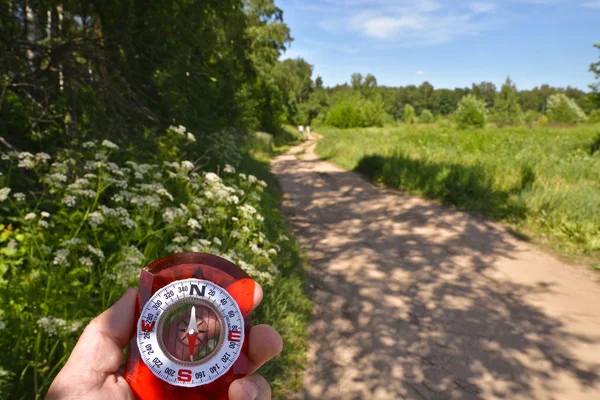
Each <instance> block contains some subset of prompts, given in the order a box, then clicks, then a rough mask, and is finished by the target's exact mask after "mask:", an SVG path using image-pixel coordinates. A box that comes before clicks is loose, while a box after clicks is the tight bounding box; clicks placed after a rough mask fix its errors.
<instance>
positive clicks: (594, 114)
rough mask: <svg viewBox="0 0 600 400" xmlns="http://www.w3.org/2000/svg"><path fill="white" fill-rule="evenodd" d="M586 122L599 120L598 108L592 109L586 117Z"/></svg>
mask: <svg viewBox="0 0 600 400" xmlns="http://www.w3.org/2000/svg"><path fill="white" fill-rule="evenodd" d="M588 122H592V123H596V122H600V108H598V109H596V110H592V112H591V113H590V115H589V117H588Z"/></svg>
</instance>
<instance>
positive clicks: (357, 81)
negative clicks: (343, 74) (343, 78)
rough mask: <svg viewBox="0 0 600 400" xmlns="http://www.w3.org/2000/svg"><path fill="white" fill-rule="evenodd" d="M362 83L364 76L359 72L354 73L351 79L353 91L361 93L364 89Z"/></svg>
mask: <svg viewBox="0 0 600 400" xmlns="http://www.w3.org/2000/svg"><path fill="white" fill-rule="evenodd" d="M362 81H363V76H362V74H360V73H358V72H355V73H353V74H352V76H351V78H350V84H351V85H352V89H354V90H356V91H357V92H360V90H361V88H362Z"/></svg>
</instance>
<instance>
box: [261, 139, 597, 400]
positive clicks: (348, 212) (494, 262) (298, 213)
mask: <svg viewBox="0 0 600 400" xmlns="http://www.w3.org/2000/svg"><path fill="white" fill-rule="evenodd" d="M304 148H306V152H305V153H304V154H302V155H301V156H298V157H296V156H295V155H294V154H296V153H298V152H301V151H302V149H304ZM313 150H314V144H312V143H308V144H303V145H302V146H298V147H296V148H294V149H292V150H291V151H290V153H288V154H286V155H283V156H280V157H278V158H277V159H276V160H274V162H273V164H272V169H273V172H274V173H275V174H276V175H277V177H278V179H279V180H280V183H281V186H282V188H283V191H284V193H285V195H286V199H287V200H286V204H285V211H286V213H287V215H288V217H289V219H290V221H291V222H292V225H293V226H294V228H295V231H296V233H297V235H298V237H299V238H300V241H301V243H302V245H303V248H304V250H305V251H306V252H307V254H308V256H309V259H310V264H311V266H312V271H311V279H312V284H313V286H314V290H313V291H312V292H313V293H312V296H313V300H314V302H315V305H316V306H315V315H314V321H313V323H312V326H311V332H310V335H311V349H310V353H309V359H310V365H309V366H308V367H307V372H306V377H305V388H306V391H305V393H304V394H303V397H304V398H310V399H313V398H314V399H338V398H342V399H398V398H410V399H413V398H414V399H483V398H486V399H491V398H505V399H521V398H522V399H532V398H535V399H600V389H599V388H600V311H599V308H600V307H598V306H597V304H598V303H599V302H600V289H599V288H598V286H597V285H596V284H595V283H593V282H591V281H589V280H587V279H586V277H585V276H583V275H582V274H580V273H579V272H577V270H576V269H574V268H571V267H569V266H565V265H562V264H561V263H560V262H559V261H557V260H555V259H553V258H552V257H550V256H548V255H545V254H543V253H541V252H539V251H537V250H535V249H533V248H531V247H530V246H529V245H527V244H525V243H522V242H519V241H517V240H516V239H515V238H513V237H511V236H510V235H509V234H507V233H506V232H505V231H504V230H503V229H502V228H501V227H499V226H498V225H496V224H494V223H491V222H486V221H484V220H481V219H479V218H476V217H473V216H471V215H469V214H466V213H461V212H458V211H455V210H449V209H446V208H443V207H441V206H439V205H437V204H435V203H433V202H429V201H426V200H422V199H419V198H415V197H411V196H406V195H404V194H402V193H401V192H397V191H392V190H386V189H380V188H377V187H375V186H373V185H371V184H369V183H368V182H366V181H364V180H362V179H361V178H360V177H358V176H357V175H356V174H354V173H351V172H344V171H341V170H339V169H338V168H336V167H334V166H332V165H331V164H328V163H326V162H323V161H321V160H319V159H318V158H317V157H316V156H315V155H314V151H313Z"/></svg>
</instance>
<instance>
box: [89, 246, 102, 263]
mask: <svg viewBox="0 0 600 400" xmlns="http://www.w3.org/2000/svg"><path fill="white" fill-rule="evenodd" d="M88 250H89V251H90V253H92V254H94V255H96V257H98V258H99V259H101V260H104V252H103V251H102V250H100V249H97V248H95V247H94V246H92V245H90V244H88Z"/></svg>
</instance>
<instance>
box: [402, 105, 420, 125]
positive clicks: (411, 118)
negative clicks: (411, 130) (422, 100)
mask: <svg viewBox="0 0 600 400" xmlns="http://www.w3.org/2000/svg"><path fill="white" fill-rule="evenodd" d="M402 120H403V121H404V123H405V124H414V123H415V122H417V115H416V114H415V109H414V108H413V106H411V105H410V104H406V105H405V106H404V113H403V114H402Z"/></svg>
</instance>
